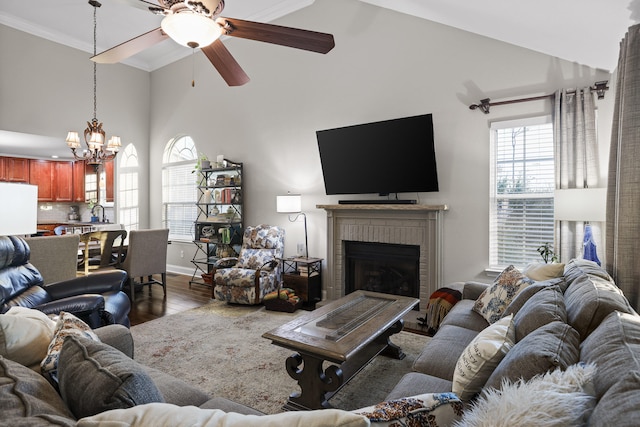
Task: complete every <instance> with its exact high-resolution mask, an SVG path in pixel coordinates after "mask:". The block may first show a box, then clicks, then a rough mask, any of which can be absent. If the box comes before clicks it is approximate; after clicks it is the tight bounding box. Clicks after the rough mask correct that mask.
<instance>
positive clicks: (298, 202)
mask: <svg viewBox="0 0 640 427" xmlns="http://www.w3.org/2000/svg"><path fill="white" fill-rule="evenodd" d="M276 212H278V213H288V214H293V213H295V214H297V215H296V216H295V218H293V219H291V215H289V221H291V222H295V221H297V220H298V217H299V216H300V215H302V217H303V218H304V251H305V258H309V244H308V239H307V215H306V214H305V213H304V212H302V196H301V195H300V194H287V195H286V196H276Z"/></svg>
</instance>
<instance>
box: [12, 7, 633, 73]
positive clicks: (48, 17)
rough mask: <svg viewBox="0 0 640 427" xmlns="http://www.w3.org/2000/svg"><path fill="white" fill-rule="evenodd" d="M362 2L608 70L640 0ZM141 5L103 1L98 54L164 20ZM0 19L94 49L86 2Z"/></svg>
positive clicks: (232, 11) (163, 58)
mask: <svg viewBox="0 0 640 427" xmlns="http://www.w3.org/2000/svg"><path fill="white" fill-rule="evenodd" d="M313 1H314V0H226V5H225V9H224V11H223V13H222V15H223V16H228V17H233V18H241V19H249V20H254V21H260V22H270V21H272V20H274V19H277V18H279V17H282V16H284V15H287V14H289V13H291V12H294V11H296V10H298V9H301V8H304V7H307V6H309V5H310V4H312V3H313ZM318 1H323V0H318ZM360 1H362V2H365V3H369V4H372V5H376V6H379V7H384V8H388V9H393V10H396V11H399V12H402V13H407V14H410V15H414V16H417V17H421V18H424V19H428V20H432V21H436V22H440V23H442V24H446V25H450V26H453V27H456V28H460V29H463V30H466V31H470V32H473V33H477V34H481V35H484V36H487V37H491V38H494V39H497V40H501V41H505V42H508V43H512V44H514V45H518V46H522V47H526V48H529V49H533V50H536V51H539V52H542V53H545V54H549V55H552V56H556V57H559V58H562V59H566V60H569V61H572V62H577V63H579V64H582V65H587V66H590V67H593V68H600V69H603V70H607V71H612V70H613V69H614V68H615V66H616V63H617V57H618V47H619V42H620V40H621V39H622V37H623V36H624V34H625V32H626V30H627V28H628V27H629V26H631V25H633V24H635V23H638V22H640V0H536V1H531V0H473V1H469V0H360ZM150 2H151V3H155V1H154V0H150ZM335 3H336V5H338V4H339V2H337V1H336V2H335ZM147 6H148V5H147V4H145V3H144V2H142V1H139V0H102V7H100V8H99V9H98V36H97V39H98V52H101V51H103V50H106V49H108V48H110V47H113V46H115V45H117V44H120V43H122V42H124V41H126V40H129V39H131V38H133V37H136V36H138V35H140V34H142V33H145V32H147V31H150V30H152V29H154V28H157V27H159V26H160V21H161V20H162V17H161V16H157V15H154V14H152V13H151V12H149V11H148V10H146V7H147ZM336 12H337V13H339V10H337V11H336ZM0 23H1V24H4V25H7V26H10V27H13V28H16V29H19V30H22V31H26V32H28V33H31V34H34V35H37V36H40V37H44V38H46V39H49V40H52V41H54V42H57V43H61V44H64V45H68V46H71V47H74V48H77V49H81V50H84V51H86V52H89V53H93V7H92V6H90V5H89V4H88V2H87V0H2V1H1V2H0ZM336 43H340V40H336ZM190 53H191V50H190V49H188V48H185V47H182V46H179V45H178V44H177V43H175V42H173V41H172V40H166V41H164V42H162V43H160V44H159V45H157V46H155V47H153V48H150V49H147V50H146V51H144V52H142V53H139V54H138V55H135V56H134V57H132V58H130V59H129V60H128V61H127V62H126V63H127V64H129V65H132V66H135V67H138V68H141V69H143V70H147V71H153V70H155V69H158V68H160V67H163V66H164V65H167V64H169V63H171V62H174V61H176V60H178V59H181V58H183V57H185V56H187V55H189V54H190Z"/></svg>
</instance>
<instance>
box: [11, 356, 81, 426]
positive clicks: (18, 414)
mask: <svg viewBox="0 0 640 427" xmlns="http://www.w3.org/2000/svg"><path fill="white" fill-rule="evenodd" d="M0 402H2V421H1V422H2V424H3V425H9V426H48V425H51V426H75V419H74V418H73V415H72V414H71V413H70V412H69V410H68V409H67V407H66V406H65V404H64V402H63V401H62V399H61V398H60V396H59V395H58V393H57V392H56V390H55V389H54V388H53V386H52V385H51V384H49V382H48V381H47V380H45V379H44V377H43V376H42V375H40V374H38V373H37V372H35V371H33V370H31V369H29V368H27V367H25V366H23V365H21V364H20V363H18V362H14V361H12V360H9V359H5V358H4V357H2V356H0Z"/></svg>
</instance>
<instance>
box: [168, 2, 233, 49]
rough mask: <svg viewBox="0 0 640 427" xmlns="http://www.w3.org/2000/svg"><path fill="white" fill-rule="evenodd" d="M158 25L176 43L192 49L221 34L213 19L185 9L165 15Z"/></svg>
mask: <svg viewBox="0 0 640 427" xmlns="http://www.w3.org/2000/svg"><path fill="white" fill-rule="evenodd" d="M160 26H161V27H162V31H164V32H165V33H167V34H168V35H169V37H171V38H172V39H173V40H175V41H176V42H177V43H180V44H181V45H183V46H187V47H190V48H193V49H195V48H196V47H200V48H202V47H205V46H209V45H210V44H211V43H213V42H214V41H216V40H217V39H218V38H219V37H220V35H221V34H222V29H221V28H220V26H219V25H218V24H216V22H215V21H214V20H213V19H211V18H207V17H206V16H202V15H200V14H198V13H193V12H187V11H185V12H180V13H174V14H171V15H167V16H165V17H164V18H163V19H162V22H161V23H160Z"/></svg>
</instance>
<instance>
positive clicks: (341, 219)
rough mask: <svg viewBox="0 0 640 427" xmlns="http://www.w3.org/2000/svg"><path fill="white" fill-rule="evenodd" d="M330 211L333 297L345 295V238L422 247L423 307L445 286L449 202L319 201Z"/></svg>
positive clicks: (328, 283) (328, 286) (328, 288)
mask: <svg viewBox="0 0 640 427" xmlns="http://www.w3.org/2000/svg"><path fill="white" fill-rule="evenodd" d="M317 207H318V208H320V209H324V210H326V212H327V237H328V239H327V273H328V274H327V278H326V279H325V280H324V284H323V286H324V291H325V292H326V298H327V299H329V300H332V299H337V298H340V297H342V296H344V295H345V277H346V276H345V275H346V270H347V267H346V257H345V242H372V243H389V244H395V245H410V246H418V247H419V258H418V270H419V272H418V289H419V299H420V307H421V308H423V307H426V306H427V302H428V301H429V296H430V295H431V294H432V293H433V292H434V291H435V290H436V289H438V288H439V287H440V286H441V274H442V214H443V212H444V211H446V210H447V206H446V205H435V206H434V205H393V204H392V205H386V204H385V205H370V204H362V205H346V204H345V205H317Z"/></svg>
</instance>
